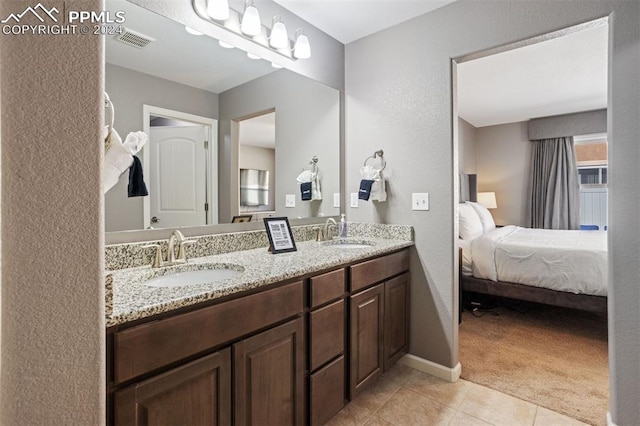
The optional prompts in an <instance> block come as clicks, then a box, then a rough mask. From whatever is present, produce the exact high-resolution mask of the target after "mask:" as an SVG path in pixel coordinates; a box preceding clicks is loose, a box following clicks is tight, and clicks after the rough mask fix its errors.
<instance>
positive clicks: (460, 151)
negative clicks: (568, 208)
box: [452, 18, 609, 423]
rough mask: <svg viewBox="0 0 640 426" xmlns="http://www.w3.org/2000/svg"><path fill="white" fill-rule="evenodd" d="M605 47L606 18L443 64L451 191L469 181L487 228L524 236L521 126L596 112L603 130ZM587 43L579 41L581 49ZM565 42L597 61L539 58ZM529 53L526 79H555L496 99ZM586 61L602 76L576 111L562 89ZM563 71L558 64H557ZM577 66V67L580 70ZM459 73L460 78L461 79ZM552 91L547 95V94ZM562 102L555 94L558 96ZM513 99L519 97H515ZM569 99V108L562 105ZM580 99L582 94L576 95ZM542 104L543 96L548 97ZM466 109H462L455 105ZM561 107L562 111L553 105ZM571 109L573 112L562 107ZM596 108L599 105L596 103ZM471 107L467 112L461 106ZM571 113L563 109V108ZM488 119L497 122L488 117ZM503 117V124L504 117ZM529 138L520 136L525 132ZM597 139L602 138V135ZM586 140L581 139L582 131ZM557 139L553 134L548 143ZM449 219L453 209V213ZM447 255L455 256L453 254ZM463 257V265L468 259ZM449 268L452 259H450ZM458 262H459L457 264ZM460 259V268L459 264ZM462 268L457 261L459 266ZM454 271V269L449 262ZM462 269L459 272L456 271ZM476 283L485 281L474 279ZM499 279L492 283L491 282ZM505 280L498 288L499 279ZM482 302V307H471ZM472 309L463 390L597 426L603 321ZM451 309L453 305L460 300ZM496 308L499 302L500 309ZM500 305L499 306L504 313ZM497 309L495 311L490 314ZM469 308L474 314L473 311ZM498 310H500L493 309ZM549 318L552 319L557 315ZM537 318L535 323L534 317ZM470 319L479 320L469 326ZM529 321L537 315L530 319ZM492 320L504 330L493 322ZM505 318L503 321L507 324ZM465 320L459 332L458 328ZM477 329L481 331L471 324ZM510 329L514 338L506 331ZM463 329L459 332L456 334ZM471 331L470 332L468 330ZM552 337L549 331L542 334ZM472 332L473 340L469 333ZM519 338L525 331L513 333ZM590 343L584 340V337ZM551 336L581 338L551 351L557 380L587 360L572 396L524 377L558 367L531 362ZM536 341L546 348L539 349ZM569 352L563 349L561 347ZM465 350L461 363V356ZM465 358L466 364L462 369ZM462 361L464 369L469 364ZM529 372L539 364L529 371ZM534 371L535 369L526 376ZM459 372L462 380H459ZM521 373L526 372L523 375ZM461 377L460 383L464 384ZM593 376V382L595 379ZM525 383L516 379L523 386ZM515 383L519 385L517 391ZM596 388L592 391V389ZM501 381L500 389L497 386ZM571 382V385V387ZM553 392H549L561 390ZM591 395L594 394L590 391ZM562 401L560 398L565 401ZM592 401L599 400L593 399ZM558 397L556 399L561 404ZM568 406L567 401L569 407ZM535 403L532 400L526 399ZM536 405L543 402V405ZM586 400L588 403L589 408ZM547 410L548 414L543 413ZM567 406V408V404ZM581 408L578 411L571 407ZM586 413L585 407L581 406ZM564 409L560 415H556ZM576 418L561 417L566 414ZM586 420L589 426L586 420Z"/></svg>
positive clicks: (603, 400)
mask: <svg viewBox="0 0 640 426" xmlns="http://www.w3.org/2000/svg"><path fill="white" fill-rule="evenodd" d="M607 38H608V22H607V20H606V18H603V19H600V20H597V21H593V22H589V23H585V24H582V25H578V26H576V27H572V28H567V29H564V30H561V31H558V32H555V33H552V34H546V35H543V36H540V37H537V38H535V39H530V40H525V41H521V42H517V43H514V44H511V45H508V46H502V47H500V48H497V49H492V50H489V51H483V52H477V53H473V54H470V55H466V56H465V57H461V58H456V59H454V60H453V61H452V74H453V79H452V81H453V87H452V91H453V117H454V131H453V134H454V140H453V148H454V166H453V170H454V174H455V178H454V181H455V182H458V175H459V173H461V172H462V173H467V174H477V180H478V190H479V191H480V192H485V193H492V194H493V200H494V201H493V203H492V204H493V205H492V207H489V206H487V207H488V208H490V209H491V210H490V213H491V214H492V216H493V217H494V219H495V222H496V225H498V226H499V227H500V226H509V225H517V226H520V227H527V226H528V223H527V220H526V208H527V206H526V204H527V192H528V185H529V173H530V172H529V167H530V162H531V155H532V154H531V143H530V141H529V140H530V139H542V138H530V127H529V125H528V123H529V122H530V120H534V119H542V118H543V117H563V116H565V115H567V114H578V113H581V112H585V111H586V112H589V113H591V112H593V111H594V110H603V113H602V116H603V117H604V118H605V120H604V122H605V124H606V110H605V109H606V108H607V93H606V91H607V78H608V77H607V75H606V72H607V62H608V60H609V59H608V56H609V55H608V52H607V45H608V42H607ZM585 40H589V41H585ZM572 41H575V42H577V46H580V45H581V43H582V47H586V49H583V50H584V51H586V54H587V55H596V54H597V55H599V56H598V57H597V58H589V57H580V56H579V53H580V49H577V48H574V49H569V51H565V52H564V53H563V52H562V51H560V50H558V51H553V50H548V51H546V52H544V49H545V48H546V46H549V45H552V44H554V43H555V44H558V45H559V44H562V43H564V44H567V45H570V44H571V42H572ZM528 48H531V50H532V51H536V52H537V54H538V55H539V56H538V60H537V61H534V62H533V63H531V64H530V65H528V69H527V72H530V73H531V74H532V75H534V76H535V75H543V74H544V72H545V71H546V69H545V68H554V67H555V71H556V72H557V71H558V69H560V70H561V72H557V74H554V75H553V76H552V77H548V78H549V79H550V80H549V81H547V82H544V83H539V82H535V80H531V82H530V83H527V84H526V85H522V86H521V87H520V88H518V87H516V88H512V89H510V90H507V91H506V92H505V93H503V92H502V91H501V90H502V89H503V88H504V87H508V86H509V84H510V83H512V81H514V79H515V78H516V77H514V76H513V75H511V74H509V71H510V68H511V65H512V62H513V61H516V60H517V59H516V58H517V57H518V55H520V54H521V53H522V52H524V51H526V50H527V49H528ZM494 59H495V60H496V61H495V63H498V64H500V65H499V66H498V67H495V68H494V69H488V68H484V69H483V68H482V67H481V66H479V64H480V63H481V62H483V61H484V62H489V61H493V60H494ZM590 59H595V60H596V62H597V65H596V66H597V67H599V68H598V69H602V70H603V71H602V73H601V74H600V75H598V76H596V77H590V78H585V81H584V82H585V84H586V85H587V86H588V85H589V83H593V84H595V82H596V81H597V84H598V87H597V89H598V91H599V92H598V93H597V96H594V97H593V98H592V99H593V100H594V103H592V104H589V103H583V104H580V105H578V104H579V103H578V102H577V101H576V99H575V98H576V97H580V96H581V94H580V92H579V91H578V90H576V91H575V92H571V90H572V88H576V87H579V85H576V84H574V83H580V82H581V79H582V78H583V77H584V76H586V75H589V72H587V71H594V70H593V69H592V67H593V65H585V64H587V63H589V60H590ZM565 60H568V66H567V67H566V68H563V65H562V63H563V61H565ZM564 63H565V64H566V62H564ZM583 67H584V68H583ZM472 69H473V70H475V72H476V73H477V75H476V77H478V78H477V79H476V81H474V82H473V84H469V80H465V79H466V78H467V77H468V72H469V70H472ZM564 71H567V72H566V75H568V78H569V79H570V81H568V82H566V81H565V83H561V81H562V79H561V78H560V76H561V75H562V74H565V73H564ZM465 73H467V75H465ZM484 82H487V83H486V84H487V85H489V84H490V83H491V82H494V83H496V82H497V84H498V86H494V88H493V89H492V90H491V91H490V92H489V93H487V92H483V91H482V90H476V89H482V88H480V87H472V86H473V85H477V86H480V85H482V84H484ZM553 84H556V87H555V88H553ZM546 87H551V88H552V91H555V92H557V93H553V94H554V95H555V94H562V95H565V100H566V102H564V101H555V102H550V104H549V105H545V101H546V100H547V98H546V97H545V96H546V95H543V94H544V93H549V92H545V90H546V89H545V88H546ZM563 90H564V91H565V92H564V93H561V92H562V91H563ZM513 95H516V99H515V102H513V103H510V102H511V101H512V99H509V97H512V96H513ZM518 96H520V98H518ZM572 97H573V100H572ZM583 97H584V99H582V100H586V99H587V98H588V95H584V96H583ZM549 98H550V96H549ZM465 102H466V105H463V103H465ZM563 102H564V103H563ZM571 102H573V104H572V103H571ZM598 102H600V103H598ZM470 105H471V108H469V106H470ZM572 108H573V109H572ZM496 117H502V118H497V119H496ZM505 117H506V118H505ZM528 130H529V131H528ZM604 131H605V132H606V129H605V130H604ZM589 133H590V132H589ZM579 134H581V133H574V134H570V135H569V134H567V135H562V136H572V137H573V136H577V135H579ZM558 136H560V135H558ZM455 187H456V191H454V203H455V205H456V206H457V205H458V203H459V202H460V199H459V197H460V195H459V191H458V190H457V189H458V188H457V185H455ZM456 210H458V209H457V208H456ZM458 233H459V226H458V223H457V221H456V223H455V225H454V235H453V238H454V241H459V237H458ZM465 244H467V242H466V241H462V242H459V244H456V246H461V247H462V248H463V250H464V247H463V246H464V245H465ZM475 254H476V253H475V252H473V253H472V257H471V258H473V256H475ZM455 256H458V251H457V249H456V253H455ZM471 258H470V259H471ZM456 260H458V258H456ZM460 260H462V259H460ZM467 260H468V259H467ZM463 263H464V262H463ZM454 264H456V265H458V262H457V261H456V262H455V263H454ZM463 268H464V266H463ZM467 269H471V271H469V273H473V266H472V264H469V265H467ZM460 273H461V272H459V270H456V271H455V273H454V276H456V277H458V279H456V280H455V283H454V286H458V288H456V289H454V290H455V293H458V289H459V288H460V287H459V286H460V283H459V281H460V279H461V278H460V276H459V274H460ZM478 278H486V277H478ZM498 280H499V278H498ZM505 281H506V280H505ZM480 299H482V298H480ZM474 302H475V306H476V307H470V308H469V309H468V310H467V311H466V312H465V313H461V314H460V315H462V318H463V321H462V324H461V325H460V326H459V328H458V336H459V338H458V340H459V342H458V348H459V353H460V362H461V363H462V365H463V366H464V368H463V369H462V371H463V376H462V377H463V378H464V379H467V380H469V381H476V382H477V383H480V384H484V385H485V386H488V387H492V388H494V389H497V390H500V391H502V392H505V393H508V394H511V395H515V396H517V397H519V398H521V399H524V400H529V401H531V402H534V403H536V404H538V405H543V406H546V407H548V408H552V409H554V410H555V411H558V412H561V413H564V414H568V415H569V416H571V417H574V418H578V419H580V420H583V421H587V422H589V423H600V422H601V421H602V419H603V418H604V416H605V414H606V412H607V408H608V406H607V399H608V391H607V387H608V368H607V319H606V318H603V317H599V318H598V317H590V316H588V315H587V316H586V317H585V319H584V320H583V321H578V322H577V323H576V324H573V325H572V324H571V322H572V321H573V320H574V319H575V318H576V317H578V316H582V315H583V313H582V312H580V311H575V312H573V311H570V312H572V314H571V315H567V314H566V310H563V309H566V308H549V307H545V306H544V305H538V306H540V307H539V308H538V307H535V306H531V305H526V304H522V303H510V302H508V301H506V300H501V299H487V298H485V299H484V300H476V301H474ZM458 303H462V301H461V300H459V301H458ZM500 303H504V304H503V305H500ZM507 305H508V306H507ZM495 306H498V308H495ZM474 309H475V311H474ZM501 309H503V310H501ZM558 309H559V310H558ZM540 312H542V313H541V314H539V313H540ZM475 314H477V316H478V317H483V319H477V320H476V318H475ZM538 314H539V315H538ZM562 317H564V318H565V319H566V321H565V322H564V323H563V322H561V321H558V322H557V323H556V325H555V326H554V327H556V329H557V330H558V331H559V333H558V334H556V335H553V334H549V336H554V337H547V338H540V339H538V337H539V336H541V335H542V333H546V332H547V331H548V330H543V326H542V324H547V323H550V322H552V321H553V320H556V319H557V320H559V319H560V318H562ZM496 318H498V319H500V320H502V319H504V321H498V320H496ZM510 318H511V319H513V320H512V321H511V322H506V321H507V320H508V319H510ZM465 320H468V321H467V324H466V325H465ZM480 322H482V324H479V323H480ZM514 324H518V326H519V327H520V326H521V328H519V330H520V331H516V326H515V325H514ZM465 326H466V328H465ZM473 327H475V328H473ZM552 328H553V327H552ZM471 329H473V330H474V331H472V332H469V330H471ZM522 330H526V331H522ZM484 332H487V333H488V334H487V335H485V337H484V340H482V338H478V339H477V340H476V341H475V342H474V343H473V344H467V343H468V342H465V341H464V339H465V338H468V337H469V336H472V337H473V338H477V337H478V335H480V334H482V333H484ZM517 333H520V334H522V336H521V337H522V338H521V339H520V343H513V342H512V343H509V344H508V345H506V346H504V347H501V346H500V343H501V342H503V341H505V340H506V338H505V336H507V335H515V334H517ZM590 334H591V335H590ZM558 336H564V337H566V339H571V338H574V337H575V338H576V342H578V341H579V340H580V339H581V338H585V340H584V341H581V343H583V344H584V346H581V345H580V344H576V345H573V347H574V348H575V347H581V348H585V349H584V350H580V351H579V352H580V354H579V355H576V354H577V353H578V352H575V353H574V352H573V351H574V350H575V349H568V350H566V351H565V352H564V353H563V352H562V351H559V352H558V353H557V354H556V355H557V356H558V357H559V358H558V359H562V360H563V361H565V360H569V359H570V360H571V362H569V361H568V362H566V363H565V366H566V368H565V369H564V370H562V372H561V373H559V374H558V376H559V375H560V374H565V373H566V374H567V375H568V376H570V375H571V374H573V372H574V371H576V372H577V370H578V368H579V367H580V365H579V364H580V363H579V362H576V360H577V359H579V357H580V356H583V355H584V356H587V355H593V356H592V358H591V360H592V361H593V365H594V368H595V369H596V370H597V372H596V373H594V374H586V375H583V380H585V383H583V384H582V385H578V386H574V388H575V389H569V387H567V389H566V392H567V393H565V394H562V392H564V390H560V389H559V388H556V384H555V383H553V381H552V380H551V379H550V380H546V381H545V380H538V383H534V382H535V380H536V378H537V379H539V378H540V377H541V374H538V373H539V372H541V371H543V370H545V369H546V370H550V369H551V367H549V368H538V371H532V370H530V368H531V367H532V366H534V365H536V364H535V363H534V358H536V357H537V358H540V359H541V362H548V365H549V366H551V365H552V364H553V366H554V367H555V366H557V365H558V364H559V363H557V362H556V363H554V362H553V361H551V358H550V356H546V358H545V356H537V355H539V354H536V353H534V352H533V351H535V350H537V349H534V343H535V341H536V340H541V341H544V342H546V343H544V342H543V344H541V345H540V347H541V348H542V349H541V353H542V352H544V350H546V349H552V348H553V347H554V346H556V347H560V344H561V343H562V342H561V340H562V339H563V338H560V337H558ZM545 339H546V340H545ZM570 346H571V345H570ZM596 347H597V348H599V349H598V351H599V352H598V353H595V351H593V349H595V348H596ZM510 350H513V357H512V359H508V360H505V359H504V358H502V359H500V358H499V357H497V356H496V357H494V356H493V355H494V354H500V355H504V354H505V353H506V352H508V351H510ZM465 351H466V355H465ZM465 356H466V359H467V361H468V362H466V363H465ZM471 358H473V359H472V361H473V362H471V361H469V360H470V359H471ZM537 365H538V367H539V366H540V365H541V364H537ZM534 368H535V367H534ZM474 369H475V371H477V372H479V374H477V375H475V376H474V378H471V377H470V374H472V373H473V370H474ZM514 371H515V372H516V373H523V374H521V375H517V374H512V373H513V372H514ZM465 372H466V373H465ZM527 372H528V373H527ZM527 374H528V376H529V378H530V379H531V380H530V381H529V382H526V383H525V382H524V380H528V379H527V378H526V377H525V376H527ZM465 375H466V377H465ZM596 375H598V378H596V377H595V376H596ZM523 377H525V378H523ZM518 380H521V382H517V381H518ZM570 380H572V379H571V378H570V377H564V380H563V381H564V382H568V381H570ZM596 381H597V384H596ZM507 382H510V383H507ZM575 383H577V382H575V381H574V382H573V384H574V385H575ZM562 385H563V384H558V387H561V386H562ZM585 388H590V396H589V398H587V397H585V395H584V392H581V391H580V389H582V390H584V389H585ZM595 388H598V389H599V391H596V390H595ZM531 389H535V391H532V392H528V393H527V390H531ZM572 392H573V394H571V395H570V393H572ZM598 392H599V393H598ZM563 397H566V398H565V399H564V400H563V399H562V398H563ZM574 397H575V399H573V398H574ZM536 398H540V399H536ZM542 398H547V399H546V400H543V399H542ZM590 398H592V399H590ZM554 401H555V402H556V403H557V405H553V404H554ZM574 401H577V402H576V403H574ZM580 405H582V407H580ZM589 406H591V407H589ZM565 408H566V409H565ZM576 408H577V409H581V408H584V410H582V411H583V412H582V413H580V412H579V410H574V411H571V410H572V409H576ZM590 408H595V409H594V411H592V412H591V417H589V414H587V413H586V412H587V411H588V409H590ZM594 418H595V420H594Z"/></svg>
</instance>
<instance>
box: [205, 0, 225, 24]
mask: <svg viewBox="0 0 640 426" xmlns="http://www.w3.org/2000/svg"><path fill="white" fill-rule="evenodd" d="M207 15H209V16H210V17H212V18H213V19H216V20H218V21H224V20H226V19H229V1H228V0H208V1H207Z"/></svg>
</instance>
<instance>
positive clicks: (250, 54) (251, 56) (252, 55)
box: [247, 52, 262, 59]
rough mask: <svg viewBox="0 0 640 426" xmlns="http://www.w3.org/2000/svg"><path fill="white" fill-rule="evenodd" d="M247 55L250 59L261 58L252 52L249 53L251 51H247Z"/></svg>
mask: <svg viewBox="0 0 640 426" xmlns="http://www.w3.org/2000/svg"><path fill="white" fill-rule="evenodd" d="M247 56H248V57H249V58H250V59H262V58H261V57H260V56H258V55H254V54H253V53H251V52H247Z"/></svg>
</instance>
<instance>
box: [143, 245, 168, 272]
mask: <svg viewBox="0 0 640 426" xmlns="http://www.w3.org/2000/svg"><path fill="white" fill-rule="evenodd" d="M142 248H155V249H156V253H155V254H154V256H153V260H152V261H151V267H152V268H160V267H161V266H162V265H163V264H164V260H163V259H162V246H161V245H160V244H158V243H155V244H147V245H144V246H142Z"/></svg>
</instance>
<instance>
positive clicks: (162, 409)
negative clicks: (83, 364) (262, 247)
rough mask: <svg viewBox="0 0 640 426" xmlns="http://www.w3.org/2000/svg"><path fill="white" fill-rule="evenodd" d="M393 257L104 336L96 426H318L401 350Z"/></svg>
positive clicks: (400, 292) (399, 278)
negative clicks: (103, 394)
mask: <svg viewBox="0 0 640 426" xmlns="http://www.w3.org/2000/svg"><path fill="white" fill-rule="evenodd" d="M408 269H409V255H408V250H402V251H399V252H395V253H392V254H389V255H385V256H381V257H378V258H374V259H371V260H367V261H365V262H360V263H356V264H352V265H350V266H348V265H347V266H346V267H343V268H339V269H336V270H332V271H329V272H326V273H322V274H318V275H314V276H311V277H306V278H304V279H300V280H298V281H295V282H287V283H282V284H274V285H273V286H270V287H269V288H268V289H266V290H262V291H256V292H253V293H250V294H247V295H238V296H237V297H231V298H229V299H227V300H224V301H222V302H218V303H211V304H208V305H206V306H203V307H200V308H194V309H191V310H189V311H187V310H183V311H182V312H178V313H175V314H164V315H159V316H158V317H155V318H150V319H149V320H147V321H140V322H139V323H137V324H133V325H130V324H123V325H122V326H116V327H113V328H111V329H109V330H108V331H107V342H108V345H107V347H108V353H107V365H108V367H107V379H108V389H107V398H108V413H109V414H108V423H109V424H116V425H168V424H180V425H266V424H273V425H275V424H277V425H283V426H284V425H303V424H310V425H313V426H315V425H322V424H324V423H326V422H327V421H328V420H329V419H330V418H331V417H333V415H335V414H336V413H337V412H338V411H340V410H341V409H342V408H343V407H344V406H345V404H346V403H347V402H348V401H349V400H350V399H353V398H354V397H355V396H356V395H357V394H358V393H360V392H361V391H362V390H363V389H364V388H365V387H366V386H368V385H369V384H370V383H372V382H373V381H375V379H376V378H377V377H378V376H380V375H381V374H382V373H383V372H384V371H386V370H387V369H389V368H390V367H391V366H392V365H393V363H395V362H396V361H397V360H398V359H399V358H400V357H402V355H403V354H404V353H406V352H407V349H408V336H409V334H408V331H409V327H408V314H409V305H408V300H409V273H408Z"/></svg>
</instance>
